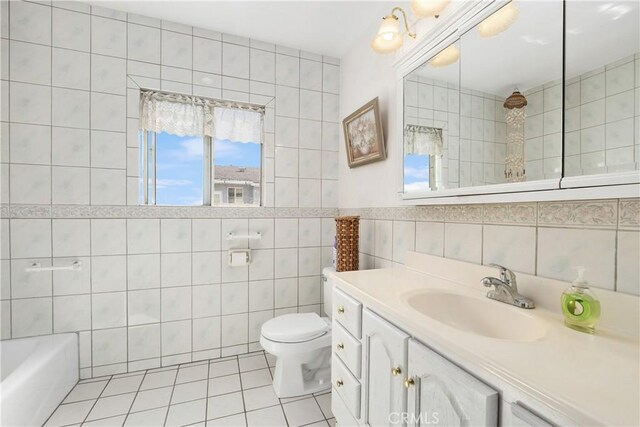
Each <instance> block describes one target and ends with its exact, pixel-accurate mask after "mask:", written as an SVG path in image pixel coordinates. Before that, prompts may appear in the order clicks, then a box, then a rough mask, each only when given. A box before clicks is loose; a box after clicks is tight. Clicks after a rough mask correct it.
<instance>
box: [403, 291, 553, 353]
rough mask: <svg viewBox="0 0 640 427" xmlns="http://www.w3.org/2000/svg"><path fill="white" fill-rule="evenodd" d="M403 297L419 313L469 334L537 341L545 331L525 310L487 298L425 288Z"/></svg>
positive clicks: (511, 339)
mask: <svg viewBox="0 0 640 427" xmlns="http://www.w3.org/2000/svg"><path fill="white" fill-rule="evenodd" d="M406 301H407V303H408V304H409V306H411V307H412V308H413V309H415V310H416V311H418V312H420V313H421V314H423V315H425V316H428V317H430V318H432V319H434V320H436V321H438V322H440V323H444V324H446V325H449V326H451V327H454V328H456V329H459V330H461V331H464V332H467V333H470V334H475V335H481V336H484V337H489V338H495V339H500V340H509V341H536V340H539V339H540V338H542V337H543V336H544V335H545V333H546V328H545V325H544V322H542V321H540V320H538V319H536V318H535V317H534V316H532V315H531V314H529V313H527V310H525V309H522V308H517V307H513V306H510V305H508V304H504V303H501V302H498V301H494V300H490V299H484V298H476V297H471V296H465V295H460V294H454V293H449V292H444V291H424V292H420V293H416V294H412V295H409V296H408V297H407V298H406Z"/></svg>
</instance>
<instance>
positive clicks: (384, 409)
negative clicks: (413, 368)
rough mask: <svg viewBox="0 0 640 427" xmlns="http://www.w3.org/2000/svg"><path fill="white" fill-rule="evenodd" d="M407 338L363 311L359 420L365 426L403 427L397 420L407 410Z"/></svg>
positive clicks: (378, 318) (380, 319)
mask: <svg viewBox="0 0 640 427" xmlns="http://www.w3.org/2000/svg"><path fill="white" fill-rule="evenodd" d="M408 339H409V336H408V335H407V334H405V333H404V332H403V331H401V330H400V329H398V328H396V327H395V326H393V325H392V324H390V323H389V322H387V321H386V320H384V319H382V318H381V317H379V316H378V315H376V314H374V313H373V312H370V311H369V310H364V315H363V322H362V345H363V356H362V357H363V364H362V368H363V371H362V386H363V387H364V392H363V394H362V396H363V398H364V399H365V400H364V402H363V403H364V406H363V414H362V415H363V417H362V419H361V422H362V423H363V424H364V425H368V426H395V425H402V420H401V419H400V418H398V417H399V416H400V415H401V414H402V413H403V412H405V411H406V408H407V391H406V389H405V388H404V384H403V382H404V379H405V375H404V374H403V368H404V367H405V366H407V363H406V362H407V341H408ZM394 416H395V417H396V418H394ZM398 423H400V424H398Z"/></svg>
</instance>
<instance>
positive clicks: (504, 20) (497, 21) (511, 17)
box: [478, 1, 518, 37]
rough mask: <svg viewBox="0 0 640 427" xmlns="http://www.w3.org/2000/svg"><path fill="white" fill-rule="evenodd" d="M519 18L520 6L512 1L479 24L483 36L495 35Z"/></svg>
mask: <svg viewBox="0 0 640 427" xmlns="http://www.w3.org/2000/svg"><path fill="white" fill-rule="evenodd" d="M516 19H518V8H517V7H516V5H515V3H514V2H513V1H511V3H509V4H508V5H506V6H504V7H503V8H501V9H499V10H498V11H497V12H495V13H494V14H493V15H491V16H489V17H488V18H487V19H485V20H484V21H482V22H481V23H480V24H479V25H478V32H479V33H480V36H482V37H493V36H495V35H498V34H500V33H501V32H503V31H505V30H506V29H507V28H509V27H510V26H511V25H512V24H513V23H514V22H516Z"/></svg>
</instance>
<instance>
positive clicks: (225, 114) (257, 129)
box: [213, 107, 264, 144]
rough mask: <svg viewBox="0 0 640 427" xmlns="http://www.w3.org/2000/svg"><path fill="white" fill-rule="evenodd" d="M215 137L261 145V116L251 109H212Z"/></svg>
mask: <svg viewBox="0 0 640 427" xmlns="http://www.w3.org/2000/svg"><path fill="white" fill-rule="evenodd" d="M213 111H214V129H215V137H216V139H219V140H229V141H234V142H245V143H246V142H255V143H258V144H261V143H262V139H263V138H262V129H263V127H262V122H263V120H264V116H263V114H261V113H260V112H257V111H254V110H253V109H243V108H227V107H215V108H214V110H213Z"/></svg>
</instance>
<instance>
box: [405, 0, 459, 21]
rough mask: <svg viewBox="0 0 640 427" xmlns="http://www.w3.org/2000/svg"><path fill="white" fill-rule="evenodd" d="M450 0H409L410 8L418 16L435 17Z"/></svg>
mask: <svg viewBox="0 0 640 427" xmlns="http://www.w3.org/2000/svg"><path fill="white" fill-rule="evenodd" d="M449 1H450V0H411V10H412V11H413V13H414V15H416V16H417V17H418V18H430V17H432V16H433V17H434V18H437V17H438V16H440V12H442V11H443V10H444V9H445V8H446V7H447V5H448V4H449Z"/></svg>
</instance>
